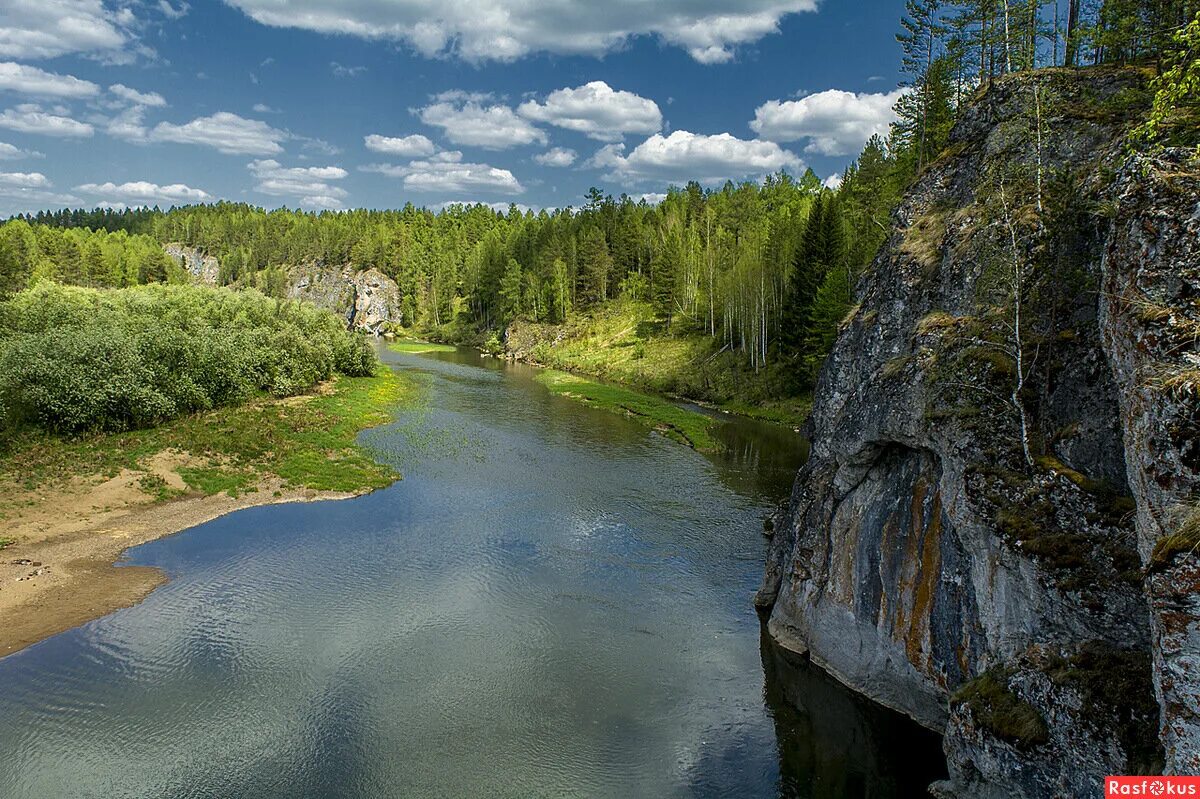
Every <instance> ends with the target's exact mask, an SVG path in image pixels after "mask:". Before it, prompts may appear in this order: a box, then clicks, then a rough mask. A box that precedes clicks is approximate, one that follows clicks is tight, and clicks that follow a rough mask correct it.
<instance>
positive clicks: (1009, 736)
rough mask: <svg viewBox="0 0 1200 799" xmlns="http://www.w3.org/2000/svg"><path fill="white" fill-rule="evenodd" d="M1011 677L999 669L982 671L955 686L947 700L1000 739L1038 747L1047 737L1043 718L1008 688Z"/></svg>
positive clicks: (1016, 744) (1022, 745)
mask: <svg viewBox="0 0 1200 799" xmlns="http://www.w3.org/2000/svg"><path fill="white" fill-rule="evenodd" d="M1011 677H1012V675H1011V674H1010V673H1009V672H1007V671H1005V670H1003V669H992V670H990V671H986V672H984V673H983V674H981V675H979V676H978V677H976V678H975V679H974V680H971V681H970V682H968V683H966V684H965V685H963V686H962V687H961V688H959V689H958V691H957V692H955V694H954V697H953V698H952V699H951V703H952V704H954V705H966V706H967V707H969V708H970V709H971V713H972V715H973V716H974V718H975V721H976V722H977V723H978V724H979V725H980V726H981V727H983V728H984V729H985V730H988V731H989V732H991V733H992V734H993V735H995V736H996V737H997V738H999V739H1000V740H1002V741H1007V742H1008V743H1010V744H1012V745H1014V746H1016V747H1017V748H1020V749H1029V748H1032V747H1035V746H1040V745H1041V744H1044V743H1046V742H1047V741H1048V740H1050V731H1049V729H1048V728H1047V727H1046V720H1045V719H1043V718H1042V715H1041V714H1040V713H1039V712H1038V711H1037V708H1035V707H1034V706H1033V705H1031V704H1029V703H1028V702H1026V701H1024V700H1023V699H1021V698H1020V697H1018V696H1017V695H1016V694H1015V693H1013V691H1012V690H1011V689H1010V688H1009V687H1008V681H1009V679H1011Z"/></svg>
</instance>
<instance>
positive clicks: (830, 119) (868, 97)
mask: <svg viewBox="0 0 1200 799" xmlns="http://www.w3.org/2000/svg"><path fill="white" fill-rule="evenodd" d="M905 91H906V90H905V89H897V90H896V91H894V92H889V93H888V94H855V93H854V92H844V91H840V90H838V89H830V90H828V91H823V92H819V93H817V94H810V95H809V96H807V97H804V98H801V99H799V100H788V101H783V102H781V101H779V100H771V101H770V102H767V103H763V104H762V105H760V106H759V107H758V109H757V110H755V112H754V121H753V122H751V123H750V128H751V130H753V131H754V132H755V133H757V134H758V135H759V136H761V137H762V138H764V139H769V140H770V141H777V142H793V141H804V142H807V144H806V145H805V147H804V151H805V152H808V153H816V154H818V155H829V156H839V155H853V154H856V153H858V152H859V151H860V150H861V149H862V147H863V145H864V144H866V143H867V140H868V139H870V138H871V137H872V136H874V135H875V134H879V135H881V136H886V135H887V132H888V126H889V125H891V123H892V122H894V121H895V120H896V114H895V112H894V111H893V110H892V107H893V106H894V105H895V104H896V101H897V100H899V99H900V97H901V95H903V93H904V92H905Z"/></svg>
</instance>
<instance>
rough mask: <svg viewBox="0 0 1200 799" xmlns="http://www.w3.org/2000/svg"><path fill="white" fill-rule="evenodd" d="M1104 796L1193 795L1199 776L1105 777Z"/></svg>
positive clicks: (1198, 790) (1197, 793) (1199, 788)
mask: <svg viewBox="0 0 1200 799" xmlns="http://www.w3.org/2000/svg"><path fill="white" fill-rule="evenodd" d="M1104 796H1105V797H1109V796H1150V797H1158V796H1195V797H1198V799H1200V777H1105V778H1104Z"/></svg>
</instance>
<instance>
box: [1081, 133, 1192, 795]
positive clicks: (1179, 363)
mask: <svg viewBox="0 0 1200 799" xmlns="http://www.w3.org/2000/svg"><path fill="white" fill-rule="evenodd" d="M1118 198H1119V199H1118V203H1119V204H1118V206H1117V211H1116V217H1115V219H1116V221H1115V223H1114V225H1113V228H1112V233H1111V235H1110V238H1109V241H1108V246H1107V249H1106V250H1105V253H1104V260H1103V268H1102V279H1103V283H1102V291H1101V294H1100V309H1101V321H1102V327H1103V334H1104V347H1105V351H1106V352H1107V354H1108V356H1109V359H1110V361H1111V363H1112V367H1113V373H1114V375H1116V378H1117V386H1118V389H1119V393H1118V398H1119V400H1120V403H1121V410H1122V413H1121V418H1122V420H1123V423H1124V433H1125V447H1126V459H1127V461H1128V467H1129V484H1130V488H1132V490H1133V495H1134V497H1135V498H1136V499H1137V517H1136V520H1137V532H1138V537H1137V542H1138V549H1139V551H1140V553H1141V556H1142V559H1143V560H1144V561H1145V562H1146V563H1147V564H1148V566H1149V576H1148V577H1147V579H1146V593H1147V597H1148V599H1149V603H1150V609H1151V630H1152V636H1153V649H1152V651H1153V655H1154V666H1155V668H1154V674H1155V685H1156V688H1157V691H1158V697H1159V701H1160V705H1161V707H1162V719H1161V723H1162V741H1163V745H1164V747H1165V749H1166V769H1167V772H1168V773H1176V774H1200V558H1198V557H1197V556H1196V553H1195V550H1196V547H1197V544H1200V168H1197V167H1196V166H1195V165H1194V164H1193V165H1189V164H1187V163H1186V162H1185V161H1184V159H1183V158H1181V157H1180V156H1179V154H1174V155H1167V156H1164V157H1161V158H1156V159H1146V160H1139V161H1136V162H1134V163H1132V164H1130V165H1129V166H1128V167H1127V168H1126V169H1125V171H1124V173H1123V174H1122V180H1121V183H1120V191H1119V194H1118Z"/></svg>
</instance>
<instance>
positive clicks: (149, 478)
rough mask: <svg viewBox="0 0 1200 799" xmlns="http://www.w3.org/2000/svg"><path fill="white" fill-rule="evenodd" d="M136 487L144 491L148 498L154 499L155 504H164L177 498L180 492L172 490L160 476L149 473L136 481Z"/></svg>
mask: <svg viewBox="0 0 1200 799" xmlns="http://www.w3.org/2000/svg"><path fill="white" fill-rule="evenodd" d="M138 487H139V488H141V489H142V490H143V491H145V492H146V493H147V494H149V495H150V496H152V497H154V501H155V502H166V501H167V500H169V499H174V498H175V497H177V496H179V495H180V493H182V492H180V491H178V490H176V489H174V488H172V487H171V486H170V484H169V483H167V481H166V478H164V477H163V476H162V475H161V474H157V473H155V472H151V473H149V474H144V475H142V477H141V478H140V479H139V480H138Z"/></svg>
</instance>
